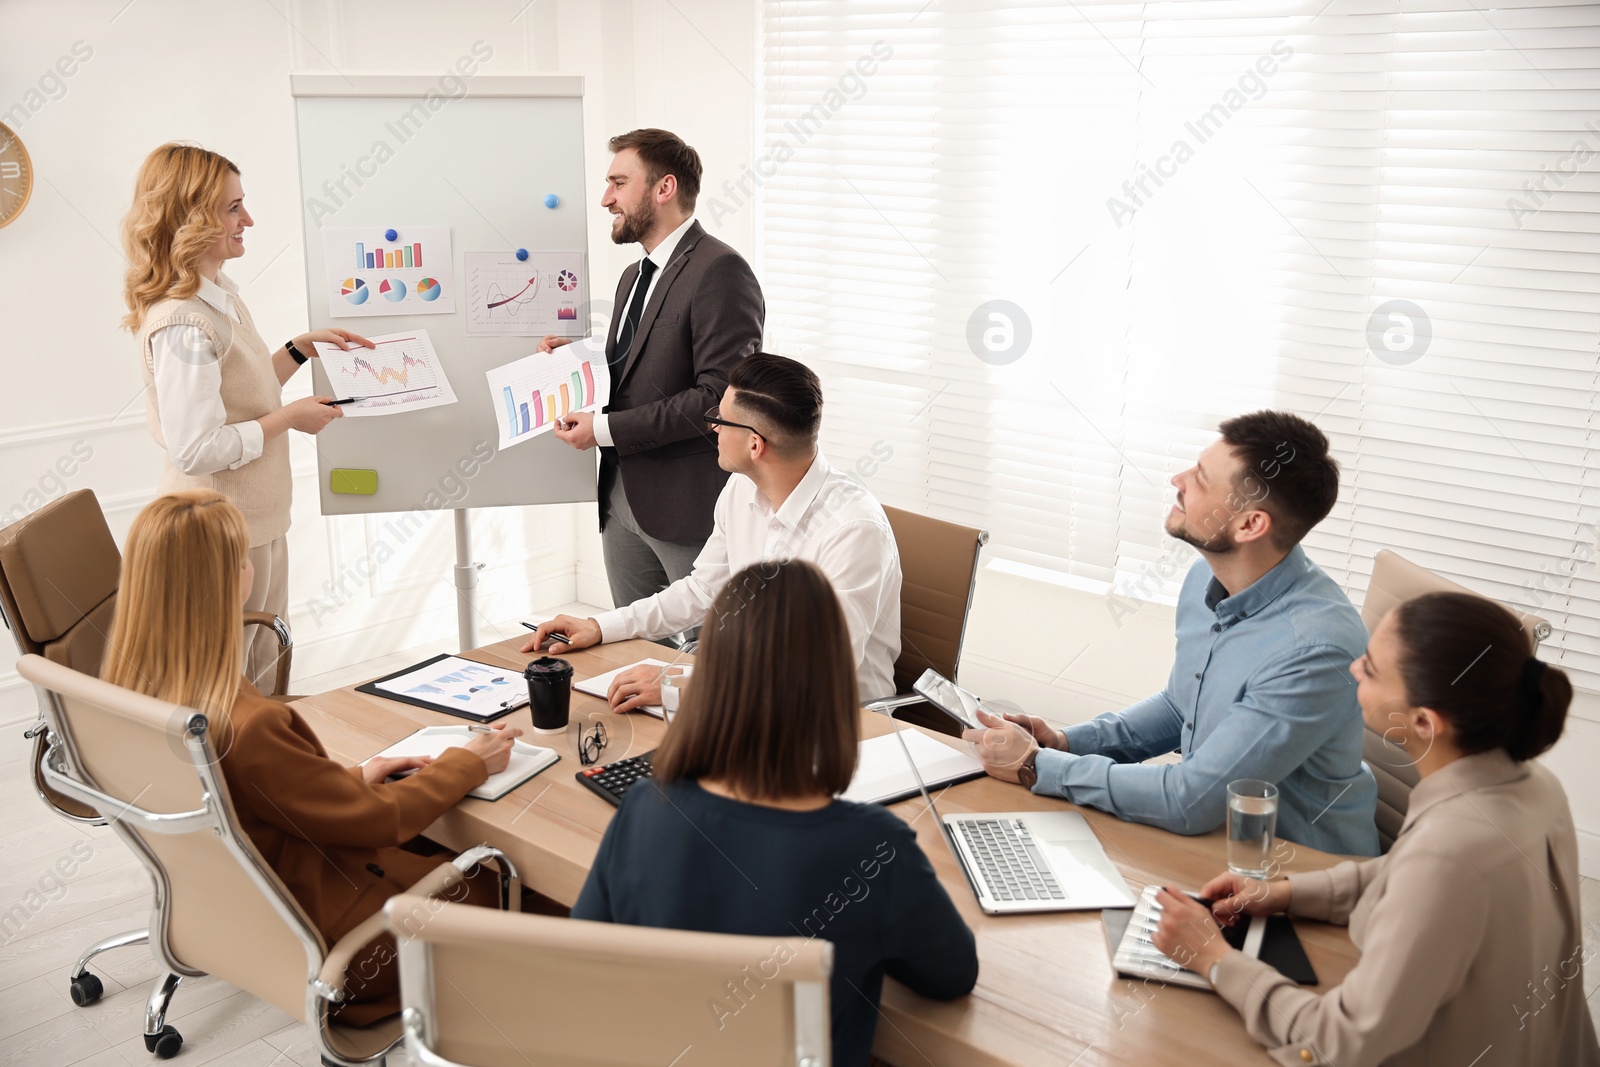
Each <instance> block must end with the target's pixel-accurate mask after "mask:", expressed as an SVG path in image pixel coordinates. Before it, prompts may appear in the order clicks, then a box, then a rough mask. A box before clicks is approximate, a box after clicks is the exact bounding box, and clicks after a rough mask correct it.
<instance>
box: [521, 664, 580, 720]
mask: <svg viewBox="0 0 1600 1067" xmlns="http://www.w3.org/2000/svg"><path fill="white" fill-rule="evenodd" d="M522 677H523V678H525V679H527V682H528V707H529V708H530V709H531V710H532V712H533V732H534V733H536V734H564V733H566V732H567V721H568V720H569V719H570V718H571V715H572V664H570V663H568V662H567V661H566V660H564V659H556V658H555V657H553V656H540V657H539V658H538V659H536V660H534V661H533V662H531V663H529V664H528V666H527V668H526V669H525V670H524V671H523V672H522Z"/></svg>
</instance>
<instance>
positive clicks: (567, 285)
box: [556, 270, 578, 293]
mask: <svg viewBox="0 0 1600 1067" xmlns="http://www.w3.org/2000/svg"><path fill="white" fill-rule="evenodd" d="M556 285H558V286H560V287H561V291H562V292H564V293H570V292H572V290H574V289H576V288H577V287H578V276H577V275H576V274H574V273H572V272H571V271H570V270H564V271H562V272H561V273H560V274H558V275H556Z"/></svg>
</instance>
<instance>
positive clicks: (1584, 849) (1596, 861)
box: [1578, 829, 1600, 878]
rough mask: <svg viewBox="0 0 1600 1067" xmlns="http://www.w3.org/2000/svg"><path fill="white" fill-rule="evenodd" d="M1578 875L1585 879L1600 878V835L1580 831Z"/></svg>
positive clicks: (1590, 831) (1588, 831) (1589, 831)
mask: <svg viewBox="0 0 1600 1067" xmlns="http://www.w3.org/2000/svg"><path fill="white" fill-rule="evenodd" d="M1578 873H1579V874H1581V875H1583V876H1584V877H1585V878H1600V833H1595V832H1594V831H1592V830H1584V829H1579V830H1578Z"/></svg>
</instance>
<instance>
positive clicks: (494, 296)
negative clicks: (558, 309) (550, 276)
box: [484, 275, 539, 321]
mask: <svg viewBox="0 0 1600 1067" xmlns="http://www.w3.org/2000/svg"><path fill="white" fill-rule="evenodd" d="M538 296H539V277H538V275H534V276H533V277H532V278H529V279H528V284H527V285H524V286H523V287H522V288H521V289H519V290H518V291H517V292H515V293H512V294H511V295H510V296H506V295H505V293H504V292H503V291H502V290H501V288H500V285H499V283H498V282H490V283H489V292H488V300H487V301H486V302H485V303H484V308H485V310H487V311H489V312H490V313H491V316H490V318H491V321H493V314H492V313H493V312H494V311H495V310H497V309H499V308H503V307H505V306H506V305H507V304H510V305H511V309H510V310H509V311H507V312H505V314H507V315H515V314H516V313H517V312H519V311H521V310H522V305H524V304H531V303H532V302H533V301H534V300H536V299H537V298H538ZM524 297H526V299H524Z"/></svg>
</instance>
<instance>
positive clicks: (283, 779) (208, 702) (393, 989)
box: [101, 489, 521, 1026]
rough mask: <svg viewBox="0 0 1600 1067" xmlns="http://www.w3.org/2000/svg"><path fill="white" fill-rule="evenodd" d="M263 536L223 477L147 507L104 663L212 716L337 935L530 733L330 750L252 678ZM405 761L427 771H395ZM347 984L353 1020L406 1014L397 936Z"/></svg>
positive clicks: (224, 754)
mask: <svg viewBox="0 0 1600 1067" xmlns="http://www.w3.org/2000/svg"><path fill="white" fill-rule="evenodd" d="M249 540H250V539H249V530H248V527H247V526H246V524H245V521H244V516H243V515H242V514H240V512H239V510H238V509H237V508H236V507H234V505H233V504H232V503H230V502H229V501H228V499H227V498H226V497H224V496H223V495H222V494H220V493H217V492H214V491H211V490H208V489H196V490H189V491H185V492H180V493H171V494H168V495H166V496H163V497H159V498H157V499H156V500H155V501H153V502H152V503H151V504H150V505H149V506H148V507H146V508H145V509H144V510H143V511H141V512H140V513H139V515H138V517H137V518H135V519H134V521H133V526H132V528H131V529H130V530H129V531H128V543H127V548H126V551H125V553H124V555H123V559H122V582H121V586H120V589H119V592H118V597H117V613H116V620H115V622H114V623H113V626H112V632H111V640H110V642H109V644H108V645H107V648H106V654H105V661H104V666H103V668H102V670H101V675H102V677H104V678H105V679H106V680H107V681H109V682H112V683H113V684H115V685H119V686H122V687H123V688H125V689H131V690H133V691H135V692H139V693H145V694H147V695H150V696H153V697H156V698H157V699H159V700H164V701H171V702H172V703H176V704H181V705H183V706H184V707H188V708H193V709H195V710H197V711H201V712H204V713H205V715H206V716H207V718H208V719H209V720H210V722H211V728H212V736H213V738H214V739H215V742H216V744H217V748H218V752H219V755H220V757H221V765H222V773H223V777H224V778H225V779H226V780H227V783H228V792H229V794H230V796H231V798H232V801H233V807H234V810H235V812H236V813H237V815H238V818H239V823H240V825H241V827H242V828H243V829H244V830H245V832H246V833H247V834H248V835H249V837H250V840H251V841H252V842H253V843H254V844H255V846H256V848H257V850H259V851H260V853H261V855H262V858H263V859H265V860H266V862H267V865H268V866H270V867H271V868H272V870H273V871H274V872H275V873H276V874H277V875H278V877H279V878H280V879H282V880H283V883H284V885H285V886H287V887H288V889H289V891H290V892H291V893H292V894H294V897H295V899H296V900H297V901H298V902H299V903H300V906H301V907H302V908H303V909H305V912H306V914H307V916H308V917H309V918H310V919H311V922H312V923H313V924H314V925H315V926H316V928H317V930H318V931H320V932H321V934H322V936H323V937H324V938H325V939H326V940H327V942H328V943H329V944H333V943H334V942H336V941H337V940H338V939H339V938H340V937H342V936H344V934H346V933H348V932H349V931H350V930H351V929H352V928H354V927H355V926H356V925H357V924H359V923H360V922H361V921H362V920H364V919H366V918H367V917H368V916H370V915H373V914H375V913H376V912H377V911H378V910H379V909H380V908H382V907H383V904H384V902H385V901H386V900H388V899H389V898H390V897H391V896H394V895H395V894H397V893H400V892H402V891H403V890H405V889H407V888H409V887H411V886H412V885H414V884H416V882H417V881H419V880H420V879H421V878H422V877H423V876H424V875H426V874H427V873H428V872H429V871H431V870H433V869H434V868H435V867H437V866H439V864H440V863H441V862H443V860H442V858H441V857H439V856H431V857H423V856H420V855H417V854H415V853H411V852H407V851H404V850H402V849H401V848H400V847H399V846H400V845H401V844H402V843H403V842H405V841H409V840H410V839H411V838H413V837H415V836H417V835H418V834H420V833H421V832H422V831H423V830H424V829H426V828H427V826H428V825H429V824H431V823H432V822H433V821H434V820H435V819H437V818H439V816H441V815H443V814H444V813H445V812H446V811H448V810H450V809H451V808H452V807H454V806H455V805H456V804H457V803H459V802H460V800H461V798H462V797H464V796H466V794H467V793H468V791H470V790H472V789H474V788H476V787H477V786H479V785H481V784H482V783H483V781H484V779H486V778H487V777H488V776H489V775H490V774H493V773H496V772H498V771H501V770H504V769H505V767H506V764H507V762H508V760H509V758H510V752H511V744H512V741H513V740H514V739H515V738H516V737H517V736H518V735H519V734H520V733H521V731H519V730H517V729H515V728H510V729H502V728H496V729H495V730H493V731H492V732H490V733H486V734H476V735H474V736H473V738H472V739H471V741H469V742H468V743H467V744H466V745H464V746H462V747H460V748H452V749H450V750H449V751H447V752H445V753H444V755H442V756H440V757H439V758H438V759H437V760H428V759H426V758H418V759H412V758H404V759H382V760H372V761H370V762H369V763H368V764H367V765H366V766H365V767H345V766H343V765H342V764H340V763H338V762H337V761H335V760H333V759H330V758H329V756H328V753H327V751H326V750H325V749H324V748H323V747H322V743H321V742H320V741H318V740H317V737H316V734H314V733H313V732H312V730H311V727H310V726H309V725H307V723H306V721H305V720H304V719H302V718H301V717H300V714H299V713H298V712H297V711H295V710H294V708H292V707H290V706H289V705H287V704H282V703H279V702H277V701H273V700H268V699H266V698H265V697H263V696H262V695H261V694H260V693H259V692H258V691H257V690H256V689H255V687H254V686H252V685H251V684H250V683H249V682H248V681H246V680H245V679H244V678H243V677H242V676H241V675H240V665H241V663H242V661H243V628H242V626H241V625H240V621H239V620H240V614H241V611H242V610H243V609H242V607H241V605H242V604H243V601H244V597H245V595H246V593H247V592H248V590H249V588H250V583H251V580H252V567H251V564H250V551H249V550H250V545H249ZM501 725H502V726H503V724H501ZM406 770H416V772H417V773H415V774H413V775H411V776H410V777H407V778H403V779H401V780H399V781H396V782H386V781H385V779H386V778H387V777H388V776H389V775H391V774H395V773H397V772H399V771H406ZM492 883H493V880H492V879H490V878H487V877H485V878H474V879H473V880H472V881H471V882H469V883H468V886H467V889H468V892H467V894H466V896H465V899H467V900H469V901H471V902H473V903H483V904H490V903H492V902H493V901H494V899H495V896H494V894H495V888H494V885H493V884H492ZM348 987H349V993H350V1000H348V1001H346V1002H344V1003H342V1004H341V1005H340V1006H339V1009H338V1015H339V1019H340V1021H341V1022H344V1023H347V1024H350V1025H354V1026H363V1025H367V1024H369V1023H372V1022H376V1021H377V1020H379V1019H381V1018H383V1017H384V1016H386V1015H392V1014H394V1013H395V1012H396V1011H398V1010H399V1000H398V985H397V979H396V968H395V966H394V950H393V942H392V940H391V939H389V938H388V937H384V938H382V939H380V940H378V941H376V942H374V943H373V947H372V949H371V950H370V951H369V952H367V953H365V954H364V955H362V956H360V957H358V958H357V960H356V961H355V963H353V964H352V965H351V967H350V971H349V981H348Z"/></svg>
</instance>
